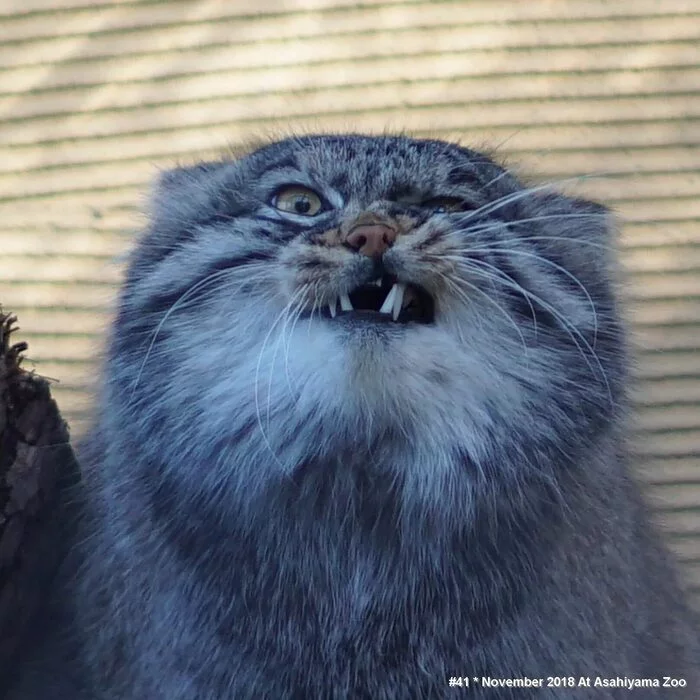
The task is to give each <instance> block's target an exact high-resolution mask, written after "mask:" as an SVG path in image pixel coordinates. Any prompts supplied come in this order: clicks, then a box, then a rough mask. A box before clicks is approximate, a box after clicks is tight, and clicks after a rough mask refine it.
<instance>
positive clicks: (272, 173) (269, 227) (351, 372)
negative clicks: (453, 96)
mask: <svg viewBox="0 0 700 700" xmlns="http://www.w3.org/2000/svg"><path fill="white" fill-rule="evenodd" d="M607 225H608V223H607V213H606V212H605V210H604V209H603V208H602V207H599V206H597V205H593V204H589V203H586V202H581V201H578V200H572V199H569V198H566V197H563V196H561V195H558V194H555V193H553V192H551V191H549V190H547V191H545V190H543V189H540V188H532V189H527V188H525V187H524V186H523V185H522V184H521V183H520V182H519V181H518V180H517V179H516V178H515V177H514V176H513V175H512V174H510V173H509V172H507V171H506V170H504V169H502V168H501V167H499V166H497V165H495V164H494V163H493V162H492V161H491V160H489V159H488V158H487V157H486V156H484V155H481V154H478V153H476V152H473V151H469V150H466V149H462V148H460V147H457V146H455V145H451V144H447V143H442V142H437V141H416V140H412V139H408V138H403V137H358V136H335V137H330V136H318V137H303V138H297V139H290V140H286V141H283V142H279V143H274V144H271V145H268V146H266V147H264V148H262V149H260V150H258V151H255V152H253V153H251V154H249V155H247V156H246V157H243V158H242V159H240V160H237V161H231V162H222V163H214V164H205V165H202V166H199V167H195V168H189V169H179V170H175V171H172V172H170V173H166V174H165V175H164V176H163V177H162V178H161V182H160V183H159V185H158V188H157V191H156V193H155V196H154V204H153V214H152V222H151V227H150V230H149V231H148V232H147V234H146V235H145V236H144V237H143V238H142V240H141V242H140V245H139V247H138V248H137V250H136V251H135V254H134V256H133V258H132V264H131V267H130V271H129V275H128V281H127V285H126V287H125V291H124V294H123V297H122V303H121V307H120V314H119V318H118V320H117V325H116V327H115V332H114V340H113V344H112V361H111V362H112V385H113V387H115V391H119V392H121V394H122V400H123V402H124V406H125V411H131V412H132V419H133V420H136V421H137V422H138V421H143V422H144V425H145V424H146V423H148V422H149V421H150V423H149V425H151V428H152V429H153V428H154V427H155V426H156V425H157V426H159V429H160V430H162V431H165V432H166V433H167V431H171V432H172V436H173V437H172V440H173V441H174V442H177V440H178V439H180V438H177V437H176V436H178V435H180V436H182V435H187V436H188V438H191V437H192V436H193V435H196V436H197V439H198V440H200V441H201V440H204V441H207V440H219V439H220V440H224V441H225V440H226V439H228V440H229V441H230V442H231V444H233V443H234V442H236V441H237V442H238V443H241V442H246V444H247V445H248V450H249V452H250V453H255V452H256V451H259V455H260V456H262V455H263V454H264V453H265V452H266V451H267V452H268V453H270V454H273V455H275V457H274V459H275V460H277V462H278V464H279V465H281V467H282V468H283V469H285V470H293V469H294V468H295V466H296V465H297V464H298V463H299V462H301V461H303V460H304V459H305V458H306V457H308V456H309V454H308V453H309V450H311V451H312V452H314V453H316V455H329V454H332V453H333V451H334V450H336V449H337V448H338V446H339V445H341V444H342V445H343V446H344V447H350V448H352V447H353V446H355V447H358V448H361V447H362V446H365V447H369V446H372V445H373V446H374V449H375V450H379V451H381V449H382V436H389V435H391V436H394V437H393V438H392V439H394V440H397V439H400V440H401V441H403V442H402V444H403V445H404V446H408V447H410V449H412V450H414V452H413V454H415V450H425V451H426V454H428V453H429V452H430V451H431V450H432V454H433V455H436V457H435V460H437V461H438V462H439V461H440V460H441V459H442V458H443V457H444V459H442V461H443V462H444V463H445V464H447V463H448V462H449V459H448V453H451V452H454V451H459V452H461V453H463V454H468V455H469V457H470V458H471V459H474V460H483V459H487V458H489V456H493V455H494V454H495V453H496V452H497V450H498V449H499V445H505V444H506V443H508V444H509V445H515V447H514V448H513V449H521V448H522V451H523V453H524V452H526V451H527V449H528V448H526V447H525V443H526V442H527V441H530V440H531V439H532V441H534V443H536V444H540V442H542V441H544V442H545V443H546V442H547V441H550V442H552V441H556V440H559V439H561V440H562V441H563V442H562V445H563V444H564V443H565V442H566V435H569V436H571V435H580V436H582V437H583V438H585V436H586V435H588V434H591V433H592V432H594V431H595V430H597V429H598V428H597V426H599V425H600V423H601V419H602V420H604V419H605V417H606V416H608V414H609V413H610V412H611V411H613V410H614V406H615V403H616V402H617V400H618V398H619V392H620V381H621V371H622V370H621V367H622V360H621V357H620V355H621V348H620V342H621V340H620V332H619V328H618V325H617V319H616V317H615V311H614V301H613V298H612V291H611V284H610V280H609V275H610V272H609V260H608V257H609V251H608V247H609V245H610V242H609V233H608V230H607ZM163 405H167V406H169V407H170V408H169V409H168V410H165V409H164V408H163ZM178 431H179V432H178ZM397 436H399V438H397ZM518 436H521V437H522V442H523V445H522V446H521V445H519V443H518V439H519V438H518ZM190 442H191V440H190ZM569 442H571V440H569ZM534 443H533V444H534ZM188 444H189V443H188ZM567 444H568V443H567ZM408 447H407V449H408ZM187 449H189V448H187ZM537 449H539V448H537ZM441 456H442V457H441ZM431 468H435V467H434V466H433V467H431ZM445 469H448V467H445Z"/></svg>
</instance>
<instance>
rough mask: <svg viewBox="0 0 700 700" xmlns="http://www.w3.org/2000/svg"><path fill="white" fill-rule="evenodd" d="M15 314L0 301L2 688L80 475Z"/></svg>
mask: <svg viewBox="0 0 700 700" xmlns="http://www.w3.org/2000/svg"><path fill="white" fill-rule="evenodd" d="M16 320H17V319H16V317H14V316H10V315H8V314H5V313H3V311H2V307H0V687H2V686H3V678H4V677H5V676H6V675H7V672H8V671H9V670H11V668H12V666H13V664H14V663H15V661H16V659H17V655H18V653H19V652H20V647H21V646H22V644H23V642H24V640H25V637H26V632H27V630H28V627H29V623H30V622H31V620H32V619H33V617H34V616H35V615H37V614H40V610H41V604H42V603H43V602H44V601H45V600H46V598H47V596H48V593H49V592H50V587H51V583H52V580H53V577H54V575H55V573H56V571H57V568H58V566H59V564H60V563H61V561H62V560H63V558H64V556H65V554H66V551H67V547H68V540H69V537H68V533H67V531H66V529H67V527H68V522H67V521H68V520H69V518H68V517H67V513H69V512H70V510H71V507H70V503H71V500H70V494H71V489H72V488H74V487H75V485H76V484H77V483H78V482H79V480H80V470H79V467H78V463H77V461H76V458H75V455H74V453H73V450H72V448H71V446H70V438H69V432H68V427H67V425H66V423H65V421H64V420H63V419H62V418H61V415H60V412H59V410H58V407H57V405H56V402H55V401H54V400H53V399H52V398H51V392H50V387H49V383H48V382H47V381H46V380H45V379H42V378H41V377H39V376H37V375H36V374H34V373H32V372H27V371H25V370H23V369H22V368H21V367H20V365H21V362H22V353H23V352H24V351H25V350H26V349H27V345H26V343H15V344H14V345H13V344H12V343H11V335H12V334H13V333H14V332H15V331H16V330H17V328H16V326H15V323H16Z"/></svg>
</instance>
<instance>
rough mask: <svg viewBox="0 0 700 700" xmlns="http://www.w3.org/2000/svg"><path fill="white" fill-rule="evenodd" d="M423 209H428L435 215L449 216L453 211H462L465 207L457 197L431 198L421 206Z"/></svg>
mask: <svg viewBox="0 0 700 700" xmlns="http://www.w3.org/2000/svg"><path fill="white" fill-rule="evenodd" d="M421 207H423V208H424V209H430V210H432V211H433V212H434V213H435V214H449V213H451V212H455V211H464V210H465V209H466V208H467V207H466V204H465V203H464V201H463V200H461V199H459V197H433V199H428V200H427V201H425V202H423V203H422V204H421Z"/></svg>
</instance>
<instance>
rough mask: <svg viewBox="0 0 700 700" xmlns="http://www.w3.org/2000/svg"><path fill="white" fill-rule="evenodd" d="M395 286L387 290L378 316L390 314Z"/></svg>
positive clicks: (394, 296)
mask: <svg viewBox="0 0 700 700" xmlns="http://www.w3.org/2000/svg"><path fill="white" fill-rule="evenodd" d="M397 286H398V285H396V284H395V285H394V286H393V287H392V288H391V289H390V290H389V293H388V294H387V295H386V299H384V303H383V304H382V308H381V309H379V313H380V314H390V313H391V310H392V309H393V308H394V299H395V298H396V291H397V289H396V288H397ZM402 296H403V295H402Z"/></svg>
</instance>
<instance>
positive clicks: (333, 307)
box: [328, 297, 338, 318]
mask: <svg viewBox="0 0 700 700" xmlns="http://www.w3.org/2000/svg"><path fill="white" fill-rule="evenodd" d="M328 308H329V309H330V310H331V316H332V317H333V318H335V314H336V311H337V309H338V297H334V298H333V301H332V302H331V303H330V304H328Z"/></svg>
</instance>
